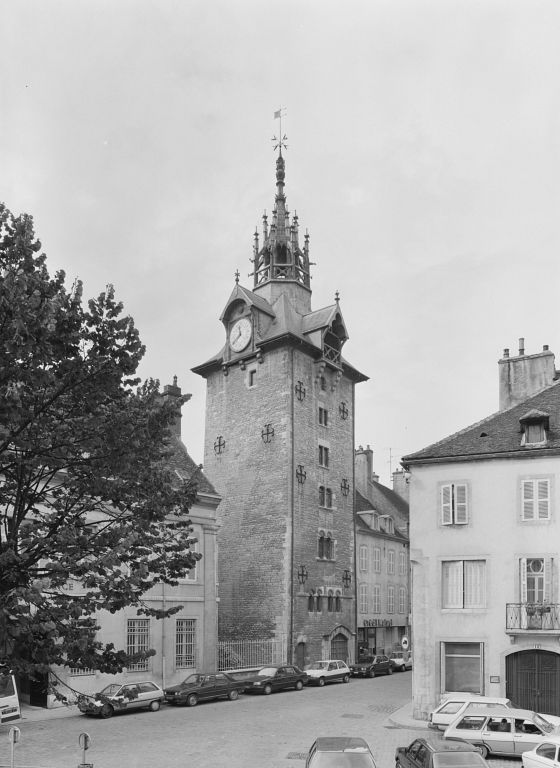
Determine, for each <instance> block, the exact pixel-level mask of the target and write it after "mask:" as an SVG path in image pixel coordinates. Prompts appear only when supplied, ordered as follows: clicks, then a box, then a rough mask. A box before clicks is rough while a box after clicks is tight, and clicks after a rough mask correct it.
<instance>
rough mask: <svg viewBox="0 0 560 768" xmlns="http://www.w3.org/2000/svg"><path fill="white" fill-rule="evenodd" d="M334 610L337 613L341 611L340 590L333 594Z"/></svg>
mask: <svg viewBox="0 0 560 768" xmlns="http://www.w3.org/2000/svg"><path fill="white" fill-rule="evenodd" d="M335 611H336V612H337V613H340V612H341V611H342V598H341V596H340V592H337V593H336V596H335Z"/></svg>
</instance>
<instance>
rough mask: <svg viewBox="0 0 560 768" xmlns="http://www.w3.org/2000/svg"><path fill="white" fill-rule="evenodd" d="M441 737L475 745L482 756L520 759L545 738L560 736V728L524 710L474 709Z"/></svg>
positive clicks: (463, 715) (455, 721) (458, 719)
mask: <svg viewBox="0 0 560 768" xmlns="http://www.w3.org/2000/svg"><path fill="white" fill-rule="evenodd" d="M443 735H444V738H446V739H462V740H465V741H468V742H470V743H471V744H474V745H475V747H478V748H479V749H480V752H481V753H482V756H483V757H488V755H508V756H513V757H521V755H522V753H523V752H526V751H527V750H529V749H534V748H535V747H537V746H538V745H539V744H540V743H541V742H543V741H545V740H546V739H547V737H548V736H551V735H555V736H558V735H560V728H558V726H555V725H554V724H553V723H551V722H550V721H548V720H545V718H544V717H543V716H542V715H539V714H537V713H536V712H530V711H529V710H527V709H506V708H505V707H501V708H500V709H487V708H484V709H481V710H477V709H476V708H475V707H473V708H472V709H469V710H467V711H466V712H465V713H463V714H462V715H460V716H459V717H458V718H457V719H456V720H454V721H453V722H452V723H451V725H449V726H447V728H446V729H445V731H444V733H443Z"/></svg>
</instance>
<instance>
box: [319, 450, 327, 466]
mask: <svg viewBox="0 0 560 768" xmlns="http://www.w3.org/2000/svg"><path fill="white" fill-rule="evenodd" d="M319 464H320V466H321V467H328V466H329V449H328V448H327V446H326V445H320V446H319Z"/></svg>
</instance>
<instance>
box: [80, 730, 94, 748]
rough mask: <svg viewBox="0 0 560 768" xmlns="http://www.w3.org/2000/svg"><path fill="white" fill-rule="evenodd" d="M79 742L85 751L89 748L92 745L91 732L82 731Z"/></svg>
mask: <svg viewBox="0 0 560 768" xmlns="http://www.w3.org/2000/svg"><path fill="white" fill-rule="evenodd" d="M78 744H79V745H80V747H81V748H82V749H83V750H84V752H85V750H86V749H89V748H90V747H91V736H90V735H89V733H86V732H85V731H82V733H80V735H79V736H78Z"/></svg>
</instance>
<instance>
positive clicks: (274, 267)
mask: <svg viewBox="0 0 560 768" xmlns="http://www.w3.org/2000/svg"><path fill="white" fill-rule="evenodd" d="M282 109H283V108H282V107H281V108H280V109H279V110H277V111H276V112H275V113H274V118H275V119H277V120H279V123H280V124H279V128H280V130H279V132H278V135H277V136H273V137H272V142H273V146H274V151H275V152H278V156H277V158H276V194H275V197H274V209H273V211H272V220H271V222H270V226H269V223H268V221H267V219H266V217H263V233H262V235H263V236H262V247H261V248H260V249H258V248H255V245H254V246H253V251H254V257H253V262H254V272H253V277H254V289H258V288H260V287H261V286H265V285H267V286H272V285H273V284H275V285H276V286H277V288H276V289H275V290H274V293H275V294H278V292H279V291H280V290H281V292H285V291H286V290H288V284H291V285H300V286H303V287H304V288H306V289H307V292H310V290H311V288H310V274H309V250H308V238H307V235H306V242H305V248H304V249H303V250H302V249H301V248H300V245H299V240H298V238H299V222H298V217H297V215H294V217H293V219H292V222H291V223H290V212H289V210H288V206H287V203H286V194H285V192H284V185H285V178H286V161H285V159H284V155H283V154H282V151H283V150H287V149H288V143H287V141H288V137H287V136H286V134H285V133H282V117H283V115H282ZM257 242H258V240H256V239H255V241H254V243H257ZM289 290H291V291H292V292H293V290H297V289H295V288H294V289H289ZM267 293H268V291H267Z"/></svg>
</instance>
